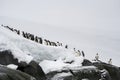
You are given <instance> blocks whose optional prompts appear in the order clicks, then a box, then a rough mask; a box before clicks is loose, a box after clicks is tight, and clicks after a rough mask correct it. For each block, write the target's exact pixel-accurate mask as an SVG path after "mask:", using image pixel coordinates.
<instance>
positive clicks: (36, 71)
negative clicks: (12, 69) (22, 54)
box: [17, 61, 46, 80]
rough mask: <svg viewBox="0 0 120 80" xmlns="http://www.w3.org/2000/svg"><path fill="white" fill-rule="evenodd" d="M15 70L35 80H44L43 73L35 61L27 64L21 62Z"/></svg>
mask: <svg viewBox="0 0 120 80" xmlns="http://www.w3.org/2000/svg"><path fill="white" fill-rule="evenodd" d="M17 69H18V70H21V71H23V72H25V73H27V74H29V75H31V76H33V77H35V78H36V79H37V80H46V76H45V73H44V72H43V70H42V68H41V67H40V66H39V65H38V64H37V63H36V62H35V61H31V62H30V63H29V64H26V63H25V62H21V63H20V64H19V66H18V68H17Z"/></svg>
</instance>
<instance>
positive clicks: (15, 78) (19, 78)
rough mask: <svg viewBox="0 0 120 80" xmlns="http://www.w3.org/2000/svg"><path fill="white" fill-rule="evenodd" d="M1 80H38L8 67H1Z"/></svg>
mask: <svg viewBox="0 0 120 80" xmlns="http://www.w3.org/2000/svg"><path fill="white" fill-rule="evenodd" d="M0 80H36V79H35V78H34V77H32V76H30V75H28V74H26V73H23V72H21V71H17V70H12V69H9V68H7V67H4V66H0Z"/></svg>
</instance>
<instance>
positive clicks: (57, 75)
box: [47, 66, 101, 80]
mask: <svg viewBox="0 0 120 80" xmlns="http://www.w3.org/2000/svg"><path fill="white" fill-rule="evenodd" d="M47 78H48V80H51V79H52V80H82V79H83V80H85V79H88V80H99V79H100V78H101V73H100V71H99V69H97V68H95V67H93V66H92V67H90V66H89V67H88V66H87V67H81V68H76V69H75V68H71V69H68V68H66V69H63V70H61V71H53V72H50V73H48V74H47Z"/></svg>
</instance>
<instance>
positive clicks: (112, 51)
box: [0, 16, 120, 66]
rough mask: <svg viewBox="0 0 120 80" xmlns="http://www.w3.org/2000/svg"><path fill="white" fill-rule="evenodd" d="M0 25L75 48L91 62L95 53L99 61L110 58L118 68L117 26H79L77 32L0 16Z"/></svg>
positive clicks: (119, 33)
mask: <svg viewBox="0 0 120 80" xmlns="http://www.w3.org/2000/svg"><path fill="white" fill-rule="evenodd" d="M0 24H4V25H8V26H10V27H13V28H16V29H19V30H21V31H25V32H30V33H32V34H35V35H37V36H40V37H42V38H46V39H49V40H52V41H60V42H62V43H64V44H68V45H69V47H70V48H72V49H73V48H74V47H75V48H76V49H79V50H83V51H84V52H85V56H86V58H88V59H89V60H93V59H94V57H95V55H96V53H99V56H100V60H102V61H104V62H108V60H109V59H110V58H112V64H114V65H116V66H120V63H119V62H118V61H119V56H120V54H119V52H120V49H119V47H120V42H119V41H120V37H119V35H120V29H119V27H118V26H113V27H106V26H99V25H98V26H96V27H90V26H89V25H88V27H84V26H79V29H78V30H76V29H75V30H74V29H69V28H63V27H58V26H54V25H49V24H47V23H46V24H42V23H36V22H31V21H28V20H21V19H16V18H10V17H5V16H0Z"/></svg>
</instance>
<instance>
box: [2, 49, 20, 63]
mask: <svg viewBox="0 0 120 80" xmlns="http://www.w3.org/2000/svg"><path fill="white" fill-rule="evenodd" d="M0 64H2V65H8V64H15V65H18V59H15V58H14V56H13V55H12V52H11V51H10V50H5V51H0Z"/></svg>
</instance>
